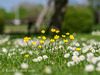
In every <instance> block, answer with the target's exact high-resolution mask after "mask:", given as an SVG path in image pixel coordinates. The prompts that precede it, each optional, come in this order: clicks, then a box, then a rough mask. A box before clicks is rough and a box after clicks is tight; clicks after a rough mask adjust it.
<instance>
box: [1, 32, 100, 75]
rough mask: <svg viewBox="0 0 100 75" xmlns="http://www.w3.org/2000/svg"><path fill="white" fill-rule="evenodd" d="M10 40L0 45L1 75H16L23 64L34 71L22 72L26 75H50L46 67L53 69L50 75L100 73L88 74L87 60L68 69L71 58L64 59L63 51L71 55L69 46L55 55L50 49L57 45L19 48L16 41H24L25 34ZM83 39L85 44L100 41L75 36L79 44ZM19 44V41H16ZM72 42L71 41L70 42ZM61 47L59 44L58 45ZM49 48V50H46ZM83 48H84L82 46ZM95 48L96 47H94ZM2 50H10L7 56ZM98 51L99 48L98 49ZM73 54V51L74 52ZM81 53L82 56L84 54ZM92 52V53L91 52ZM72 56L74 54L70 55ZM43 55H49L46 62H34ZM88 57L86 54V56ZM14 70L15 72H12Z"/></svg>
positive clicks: (80, 35)
mask: <svg viewBox="0 0 100 75" xmlns="http://www.w3.org/2000/svg"><path fill="white" fill-rule="evenodd" d="M39 35H40V34H37V35H35V34H32V35H31V38H32V39H33V40H34V41H35V40H36V39H34V37H37V36H39ZM10 36H11V37H10V39H9V40H8V41H7V42H5V43H4V44H2V45H0V53H2V54H3V55H0V59H1V60H0V67H1V68H0V75H14V73H15V71H16V69H18V70H19V71H21V70H23V69H22V68H21V64H22V63H23V62H24V63H27V64H28V65H29V68H28V69H27V71H34V72H22V73H23V74H24V75H48V74H46V73H45V72H44V69H45V67H46V66H50V67H51V71H52V73H51V74H50V75H99V74H100V73H99V72H97V71H95V70H94V71H93V72H86V71H85V70H84V68H85V65H88V64H90V63H88V62H87V60H86V59H85V60H84V61H81V62H79V64H77V65H75V66H71V67H68V66H67V62H68V61H71V60H72V59H71V57H70V58H68V59H65V58H64V54H66V53H63V52H62V51H63V50H64V49H65V50H66V51H67V53H70V50H67V46H68V45H69V44H68V45H67V46H65V45H63V46H64V49H57V50H55V51H54V52H53V53H51V52H50V51H49V49H50V47H52V48H54V47H55V43H54V46H52V45H51V46H49V45H46V46H44V45H42V46H43V48H42V49H39V48H38V46H36V47H33V46H32V45H28V46H27V47H22V46H18V47H16V46H17V44H14V42H15V40H16V39H18V38H20V39H23V38H24V37H25V36H26V35H25V34H14V35H10ZM45 36H47V38H51V36H50V35H45ZM81 38H86V40H85V41H84V43H87V41H88V40H90V39H94V40H96V41H98V42H99V41H100V39H99V38H100V36H92V35H91V34H77V35H76V36H75V39H76V40H78V42H79V43H80V44H81V43H83V42H82V41H81ZM59 41H62V38H60V39H59ZM8 42H10V43H11V44H10V45H8ZM16 42H17V41H16ZM69 42H70V40H69ZM57 44H58V46H59V43H57ZM46 47H48V48H46ZM80 47H82V46H80ZM93 47H95V46H94V45H93ZM2 48H6V49H7V50H8V52H7V54H5V53H3V52H2ZM11 49H15V51H10V50H11ZM18 49H21V50H22V51H23V50H26V53H24V54H20V53H21V51H18ZM44 49H45V50H46V52H44V53H40V52H41V50H44ZM96 49H98V47H97V48H96ZM30 50H31V51H33V52H34V51H39V55H37V54H35V53H33V55H30V54H29V53H28V51H30ZM13 52H15V53H16V54H15V55H12V56H11V58H9V57H8V53H13ZM72 52H73V51H72ZM79 52H80V55H81V54H83V53H81V51H79ZM89 52H91V51H89ZM25 54H29V57H28V58H26V57H25ZM70 54H71V56H72V53H70ZM43 55H47V56H48V59H46V60H42V61H40V62H33V61H32V60H33V59H34V58H37V57H38V56H43ZM84 55H85V56H86V54H84ZM95 55H96V56H99V53H95ZM50 61H53V62H54V64H51V63H50ZM94 66H96V65H94ZM12 70H14V71H12Z"/></svg>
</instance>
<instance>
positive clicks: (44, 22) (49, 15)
mask: <svg viewBox="0 0 100 75" xmlns="http://www.w3.org/2000/svg"><path fill="white" fill-rule="evenodd" d="M51 28H56V29H57V30H60V31H62V32H70V33H91V32H95V31H98V32H99V30H100V0H0V33H1V34H18V33H23V34H31V33H38V32H40V31H41V30H42V29H45V30H46V31H47V32H48V33H49V32H50V29H51ZM94 34H95V33H94Z"/></svg>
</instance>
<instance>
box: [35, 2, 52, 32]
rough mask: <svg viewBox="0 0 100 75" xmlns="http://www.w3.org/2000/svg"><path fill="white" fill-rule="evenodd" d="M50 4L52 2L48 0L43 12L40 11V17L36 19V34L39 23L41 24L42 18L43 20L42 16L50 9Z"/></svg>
mask: <svg viewBox="0 0 100 75" xmlns="http://www.w3.org/2000/svg"><path fill="white" fill-rule="evenodd" d="M51 2H52V0H49V1H48V3H47V5H46V6H45V7H44V8H43V10H42V12H41V14H40V16H39V17H38V19H37V21H36V24H35V28H36V32H38V31H39V29H40V25H41V23H42V21H43V18H44V16H45V14H46V13H47V11H48V9H49V7H50V5H51Z"/></svg>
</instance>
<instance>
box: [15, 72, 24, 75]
mask: <svg viewBox="0 0 100 75" xmlns="http://www.w3.org/2000/svg"><path fill="white" fill-rule="evenodd" d="M14 75H23V74H22V73H20V72H16V73H15V74H14Z"/></svg>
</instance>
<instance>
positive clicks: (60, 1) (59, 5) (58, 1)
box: [49, 0, 68, 31]
mask: <svg viewBox="0 0 100 75" xmlns="http://www.w3.org/2000/svg"><path fill="white" fill-rule="evenodd" d="M67 5H68V0H54V11H53V15H52V18H51V22H50V26H49V30H50V29H51V28H56V29H58V30H60V31H61V25H62V22H63V19H64V14H65V12H66V8H67Z"/></svg>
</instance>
